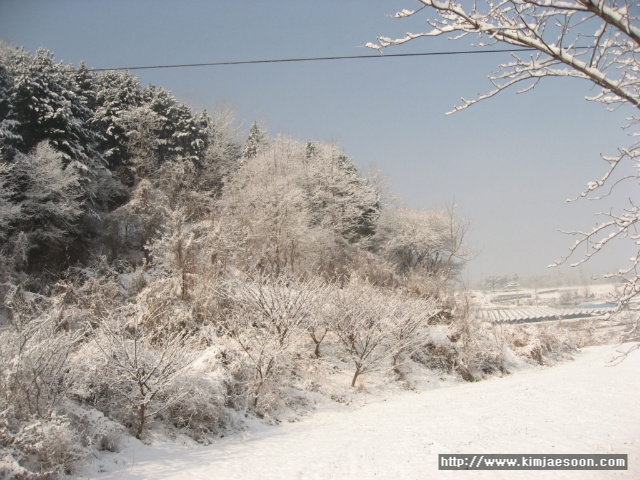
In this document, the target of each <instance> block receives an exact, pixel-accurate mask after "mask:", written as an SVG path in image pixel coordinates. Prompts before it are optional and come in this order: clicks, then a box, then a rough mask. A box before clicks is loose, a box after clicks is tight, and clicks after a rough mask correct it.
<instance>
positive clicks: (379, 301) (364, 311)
mask: <svg viewBox="0 0 640 480" xmlns="http://www.w3.org/2000/svg"><path fill="white" fill-rule="evenodd" d="M328 297H329V299H330V300H329V309H328V312H327V314H328V318H329V319H330V327H331V331H332V332H333V333H334V335H335V336H336V337H338V340H339V342H340V344H341V346H342V348H343V350H344V352H345V354H346V355H347V356H348V358H349V359H350V360H351V361H352V362H353V364H354V366H355V372H354V374H353V377H352V380H351V386H352V387H354V386H355V384H356V381H357V379H358V377H359V376H360V375H362V374H364V373H367V372H371V371H373V370H377V369H380V368H383V364H384V363H385V362H388V361H390V362H391V365H389V367H393V368H397V367H398V366H399V365H400V363H401V362H402V361H403V359H404V358H405V356H408V355H410V354H411V353H412V352H413V351H414V350H415V349H416V348H418V347H420V346H422V345H423V343H424V342H425V338H426V335H427V330H426V327H427V325H428V322H429V320H430V319H431V318H432V317H434V316H435V315H437V314H438V312H439V311H438V310H437V309H436V307H435V303H434V302H433V301H427V300H421V299H415V298H410V297H404V296H402V295H399V294H397V293H395V292H385V291H384V290H382V289H378V288H376V287H374V286H372V285H371V284H369V283H366V282H360V281H352V282H350V283H349V284H347V285H345V287H344V288H342V289H336V290H334V291H333V292H332V293H331V295H329V296H328Z"/></svg>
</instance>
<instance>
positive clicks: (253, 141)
mask: <svg viewBox="0 0 640 480" xmlns="http://www.w3.org/2000/svg"><path fill="white" fill-rule="evenodd" d="M266 145H267V134H266V131H265V130H264V129H263V128H262V127H260V126H258V122H255V121H254V122H253V125H251V130H249V136H248V137H247V141H246V142H245V144H244V148H243V149H242V158H253V157H255V156H256V155H257V154H258V153H259V152H260V151H261V150H262V149H263V148H264V147H265V146H266Z"/></svg>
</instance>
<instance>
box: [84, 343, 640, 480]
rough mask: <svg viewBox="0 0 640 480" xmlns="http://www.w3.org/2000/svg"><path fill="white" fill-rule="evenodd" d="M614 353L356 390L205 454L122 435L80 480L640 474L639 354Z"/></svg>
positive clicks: (604, 350)
mask: <svg viewBox="0 0 640 480" xmlns="http://www.w3.org/2000/svg"><path fill="white" fill-rule="evenodd" d="M613 353H614V348H613V347H611V346H602V347H591V348H588V349H584V350H583V352H582V353H580V354H579V355H577V357H576V359H575V361H568V362H565V363H563V364H560V365H557V366H554V367H544V368H543V367H538V368H536V367H531V368H524V369H521V370H519V371H517V372H516V373H515V374H513V375H509V376H506V377H504V378H494V379H490V380H487V381H483V382H480V383H466V384H462V383H458V384H451V383H450V382H449V383H447V382H443V383H438V384H437V386H434V387H432V388H421V391H420V392H419V393H416V392H415V391H404V392H402V393H397V392H395V393H393V394H392V393H387V394H386V398H385V395H382V394H378V393H376V394H371V393H369V394H366V393H363V394H361V395H359V396H358V397H357V398H358V401H356V402H353V403H352V404H351V405H341V404H335V403H327V404H324V405H322V406H320V407H319V408H318V410H317V411H316V412H314V413H312V414H310V415H308V416H306V417H305V418H303V419H302V420H301V421H299V422H296V423H286V424H281V425H277V426H266V425H262V424H252V425H251V427H250V428H249V430H248V431H247V432H244V433H238V434H235V435H232V436H230V437H228V438H223V439H221V440H219V441H218V442H217V443H216V444H214V445H210V446H206V447H205V446H194V445H193V444H187V443H184V444H182V445H180V444H179V443H173V442H167V441H164V442H161V441H155V442H152V444H151V445H143V444H142V443H140V442H138V441H136V440H127V441H125V442H123V443H122V445H121V452H120V453H118V454H108V455H107V456H104V457H102V458H100V459H98V460H96V461H95V462H94V463H93V464H92V465H90V466H89V467H88V468H87V470H86V471H85V473H84V475H83V477H85V478H86V477H89V478H100V479H189V480H197V479H210V478H217V479H256V478H260V479H343V478H344V479H365V478H366V479H371V478H380V479H425V478H434V477H436V476H437V477H438V478H461V476H464V478H504V479H507V478H508V479H512V478H515V479H520V478H536V479H537V478H548V479H554V478H580V479H586V478H589V479H591V478H598V479H600V478H602V479H609V478H618V477H623V478H640V440H639V439H640V414H638V409H637V407H638V404H640V375H639V374H638V372H639V371H640V352H636V353H635V354H632V355H631V356H630V357H629V358H628V359H627V360H626V361H624V362H622V363H621V364H620V365H618V366H615V367H611V366H608V365H607V360H609V359H610V358H611V357H612V355H613ZM427 385H428V384H427ZM431 385H433V383H431ZM440 453H524V454H533V453H541V454H544V453H581V454H584V453H627V454H628V455H629V470H627V471H621V470H619V471H599V472H598V471H545V472H541V471H535V470H532V471H474V472H456V471H438V469H437V459H438V454H440ZM116 461H117V463H115V462H116Z"/></svg>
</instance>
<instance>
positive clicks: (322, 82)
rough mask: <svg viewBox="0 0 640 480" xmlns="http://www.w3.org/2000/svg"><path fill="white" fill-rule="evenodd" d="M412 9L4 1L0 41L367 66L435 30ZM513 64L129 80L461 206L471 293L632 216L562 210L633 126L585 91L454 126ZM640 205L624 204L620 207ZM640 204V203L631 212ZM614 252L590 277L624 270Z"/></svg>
mask: <svg viewBox="0 0 640 480" xmlns="http://www.w3.org/2000/svg"><path fill="white" fill-rule="evenodd" d="M415 5H416V4H415V2H414V1H413V0H385V1H378V0H322V1H321V0H316V1H311V0H296V1H293V0H288V1H285V0H268V1H265V0H253V1H249V0H235V1H222V0H217V1H216V0H209V1H205V0H200V1H190V0H181V1H172V0H126V1H123V0H110V1H106V0H104V1H93V0H75V1H70V0H57V1H49V0H44V1H29V0H1V1H0V38H2V39H3V40H5V41H8V42H11V43H13V44H16V45H20V46H24V47H26V48H27V49H28V50H30V51H31V52H34V51H35V50H36V49H37V48H38V47H46V48H48V49H49V50H51V51H52V52H54V54H55V55H56V58H57V59H58V60H62V61H64V62H65V63H74V64H75V65H77V64H78V62H80V61H81V60H85V61H86V63H87V65H88V66H89V67H90V68H91V67H93V68H104V67H127V66H138V65H157V64H184V63H203V62H221V61H238V60H259V59H274V58H296V57H316V56H342V55H360V54H369V53H373V51H371V50H368V49H365V48H360V47H361V46H362V45H364V44H365V43H367V42H369V41H374V42H375V40H376V37H377V36H380V35H382V36H389V37H399V36H403V35H404V33H405V32H407V31H412V32H418V31H422V30H425V29H426V25H425V17H424V16H421V17H414V18H410V19H404V20H397V19H394V18H391V17H389V16H388V15H389V14H391V15H392V14H394V13H395V12H397V11H399V10H402V9H403V8H414V7H415ZM466 49H469V42H467V41H459V42H452V41H447V40H445V39H423V40H421V41H415V42H413V43H411V44H408V45H405V46H403V47H397V48H395V49H390V50H387V53H409V52H433V51H443V50H448V51H452V50H466ZM508 58H509V57H508V54H492V55H474V56H471V55H454V56H439V57H413V58H388V59H382V60H377V59H376V60H353V61H351V60H341V61H333V62H328V61H325V62H313V63H287V64H269V65H242V66H223V67H202V68H188V69H168V70H145V71H139V72H136V74H138V75H139V77H140V80H141V82H142V84H143V85H146V84H148V83H153V84H156V85H161V86H163V87H165V88H167V89H168V90H171V91H172V93H173V94H174V95H175V96H176V97H177V98H178V99H179V100H181V101H184V102H186V103H188V104H190V105H192V106H193V107H194V109H201V108H202V107H206V108H207V109H213V108H214V107H215V106H216V105H217V104H220V103H226V104H229V105H230V106H231V107H233V108H234V109H235V111H236V112H237V115H238V121H239V122H244V128H245V129H246V130H248V127H249V126H250V125H251V123H252V122H253V120H254V119H258V120H259V121H262V122H263V124H264V125H265V126H266V127H267V129H268V131H269V132H270V133H271V134H276V133H283V134H285V135H289V136H292V137H295V138H298V139H300V140H305V139H307V138H312V139H317V140H333V141H335V142H337V143H338V144H340V145H341V146H342V147H343V148H344V150H345V151H346V153H347V154H348V155H349V156H351V157H352V158H353V159H354V161H355V162H356V163H357V164H358V165H359V166H361V167H362V168H367V167H368V166H375V167H377V168H379V169H381V170H382V171H383V172H384V173H385V174H386V175H387V176H388V178H389V179H390V181H391V184H392V190H393V192H394V193H395V194H397V195H399V196H400V198H401V200H402V202H403V203H407V204H409V205H410V206H411V207H413V208H423V207H424V208H432V207H438V206H444V205H445V204H446V203H451V202H453V201H455V203H456V205H457V210H458V212H459V213H460V214H461V215H462V216H463V217H465V218H467V219H468V220H469V221H470V222H471V241H472V243H473V244H475V245H476V247H477V248H478V250H479V251H480V253H479V255H478V257H477V258H476V259H475V260H474V261H473V262H472V263H471V264H470V265H469V267H468V275H469V278H470V280H472V281H475V280H478V279H479V278H481V277H482V276H484V275H488V274H494V273H518V274H520V275H528V274H534V273H540V272H544V271H546V266H547V265H548V264H549V263H552V262H553V261H555V260H557V259H558V258H559V257H560V256H562V255H565V254H566V253H568V247H569V246H570V245H571V244H573V242H574V241H575V239H574V238H572V237H569V236H567V235H563V234H561V233H559V231H558V230H560V229H564V230H570V229H582V230H589V229H590V228H591V227H592V226H594V225H595V223H596V222H597V221H598V219H597V218H596V217H595V216H594V213H596V212H598V211H607V210H609V208H610V207H611V206H612V205H615V204H616V202H618V204H619V206H621V205H620V202H622V201H623V200H624V195H617V196H614V197H612V198H609V199H606V200H603V201H600V202H588V201H580V202H576V203H571V204H568V203H566V199H567V198H569V197H574V196H577V195H578V194H579V193H580V192H581V191H582V190H583V189H584V188H585V187H586V184H587V182H588V181H591V180H595V179H597V178H600V177H601V176H602V175H603V174H604V173H605V170H606V164H605V162H604V161H602V160H601V159H600V157H599V154H600V153H604V154H612V153H614V152H615V149H616V147H617V146H625V145H627V144H628V143H629V139H628V137H627V136H626V134H624V133H623V132H622V131H621V128H620V127H621V125H623V123H624V113H623V112H615V113H609V112H607V111H606V110H605V109H604V108H602V107H601V106H600V105H597V104H592V103H589V102H586V101H585V100H584V96H585V95H587V94H589V93H591V92H590V90H589V89H590V85H589V84H588V83H587V82H581V81H579V80H575V79H549V80H548V81H547V82H542V83H541V84H540V85H539V86H538V87H536V89H535V90H534V91H532V92H529V93H527V94H525V95H516V94H515V92H507V93H505V94H503V95H502V96H498V97H496V98H494V99H491V100H489V101H487V102H484V103H481V104H479V105H477V106H475V107H473V108H471V109H468V110H466V111H463V112H460V113H457V114H455V115H451V116H445V115H444V114H445V112H447V111H449V110H451V108H452V107H453V106H454V105H456V104H458V102H459V99H460V97H462V96H464V97H465V98H474V97H475V96H476V95H477V94H478V93H481V92H485V91H488V90H490V89H491V85H490V83H489V81H488V80H487V75H488V74H489V73H490V71H491V70H493V69H494V68H495V67H496V66H497V65H498V64H499V63H500V62H504V61H507V60H508ZM622 194H626V195H627V196H630V195H636V196H637V193H636V192H632V191H631V189H628V188H627V189H626V190H625V191H623V192H622ZM636 199H637V198H636ZM629 243H630V242H628V241H627V242H616V244H615V245H614V246H613V248H610V249H609V250H610V251H609V252H602V257H601V258H599V259H598V258H594V259H593V260H592V261H590V262H589V263H590V267H589V270H590V271H591V272H592V273H599V272H604V271H605V270H606V269H607V268H610V269H611V268H613V269H616V270H617V268H618V267H619V266H622V265H624V264H625V263H626V260H627V259H628V258H629V257H630V256H631V253H632V250H630V249H629V248H628V247H629V245H628V244H629Z"/></svg>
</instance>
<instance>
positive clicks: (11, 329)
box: [0, 287, 80, 419]
mask: <svg viewBox="0 0 640 480" xmlns="http://www.w3.org/2000/svg"><path fill="white" fill-rule="evenodd" d="M5 306H6V307H7V308H8V309H9V313H10V316H9V319H8V323H7V324H6V325H4V326H2V327H0V371H2V376H1V377H0V397H1V398H3V399H4V400H5V401H6V402H7V403H8V404H9V405H13V406H15V409H16V411H15V415H16V416H17V417H18V418H20V419H27V418H30V417H31V416H35V417H36V418H49V417H50V416H51V415H52V414H53V412H54V410H55V408H56V407H57V405H58V404H59V403H60V402H61V401H62V400H63V399H64V397H65V394H66V391H67V389H68V388H69V386H70V383H71V381H72V378H71V371H70V369H69V366H68V364H67V359H68V357H69V355H70V353H71V352H72V350H73V349H74V347H75V345H76V344H77V343H78V341H79V339H80V333H79V332H73V331H65V330H64V329H61V328H60V327H61V318H60V314H59V313H60V312H59V310H58V309H57V308H56V305H55V303H54V302H52V301H51V300H50V299H47V298H44V297H42V296H39V295H35V294H31V293H29V292H25V291H24V290H23V289H22V288H20V287H15V288H13V289H12V290H11V291H10V292H9V294H8V295H7V297H6V299H5Z"/></svg>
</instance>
